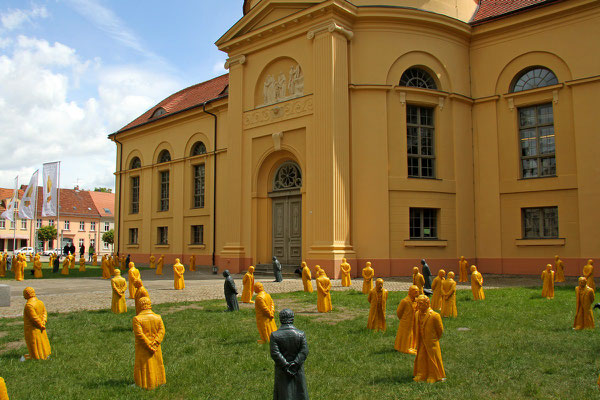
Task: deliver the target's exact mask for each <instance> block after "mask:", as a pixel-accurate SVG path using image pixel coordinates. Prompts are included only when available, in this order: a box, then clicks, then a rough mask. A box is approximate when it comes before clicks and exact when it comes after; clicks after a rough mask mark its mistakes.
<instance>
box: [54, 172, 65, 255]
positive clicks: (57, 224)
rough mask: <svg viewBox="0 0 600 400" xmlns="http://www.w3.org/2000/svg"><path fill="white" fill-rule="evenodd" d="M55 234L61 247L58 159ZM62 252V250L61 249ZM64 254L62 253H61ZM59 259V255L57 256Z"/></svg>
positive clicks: (59, 247)
mask: <svg viewBox="0 0 600 400" xmlns="http://www.w3.org/2000/svg"><path fill="white" fill-rule="evenodd" d="M56 236H57V239H58V238H59V237H60V240H59V242H58V249H59V250H61V249H62V231H61V230H60V161H59V162H58V185H57V186H56ZM61 253H62V250H61ZM63 256H64V254H63ZM59 260H60V257H59Z"/></svg>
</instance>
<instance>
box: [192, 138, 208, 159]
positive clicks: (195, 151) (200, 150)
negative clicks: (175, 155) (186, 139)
mask: <svg viewBox="0 0 600 400" xmlns="http://www.w3.org/2000/svg"><path fill="white" fill-rule="evenodd" d="M200 154H206V146H205V145H204V143H203V142H196V143H194V145H193V146H192V154H190V156H192V157H193V156H198V155H200Z"/></svg>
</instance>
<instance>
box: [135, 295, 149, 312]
mask: <svg viewBox="0 0 600 400" xmlns="http://www.w3.org/2000/svg"><path fill="white" fill-rule="evenodd" d="M138 304H139V305H140V310H150V309H151V308H152V302H151V301H150V297H142V298H141V299H140V300H139V302H138Z"/></svg>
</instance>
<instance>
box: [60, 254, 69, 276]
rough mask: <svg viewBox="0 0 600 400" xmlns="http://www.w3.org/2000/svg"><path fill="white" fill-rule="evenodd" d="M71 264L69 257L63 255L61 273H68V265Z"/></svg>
mask: <svg viewBox="0 0 600 400" xmlns="http://www.w3.org/2000/svg"><path fill="white" fill-rule="evenodd" d="M70 265H71V260H70V259H69V256H66V257H65V260H64V261H63V264H62V270H61V271H60V273H61V275H69V266H70Z"/></svg>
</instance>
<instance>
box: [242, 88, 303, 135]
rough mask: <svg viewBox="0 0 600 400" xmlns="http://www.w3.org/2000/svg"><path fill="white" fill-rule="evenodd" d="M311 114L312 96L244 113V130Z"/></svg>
mask: <svg viewBox="0 0 600 400" xmlns="http://www.w3.org/2000/svg"><path fill="white" fill-rule="evenodd" d="M312 113H313V99H312V95H309V96H304V97H301V98H299V99H292V100H288V101H287V102H285V103H281V104H275V105H272V106H268V107H262V108H259V109H256V110H252V111H247V112H245V113H244V128H254V127H257V126H262V125H267V124H270V123H273V122H278V121H285V120H288V119H292V118H296V117H301V116H304V115H309V114H312Z"/></svg>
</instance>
